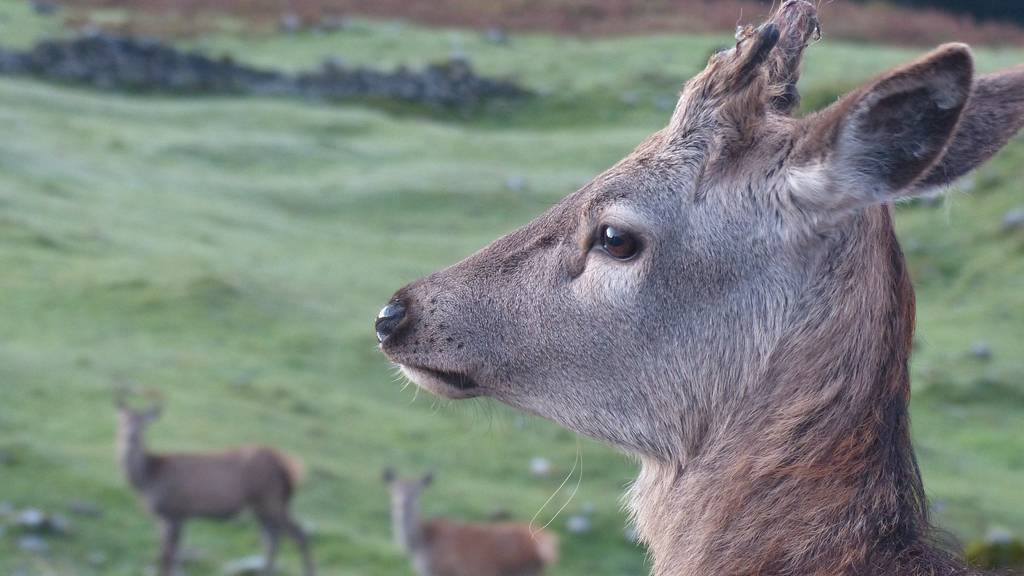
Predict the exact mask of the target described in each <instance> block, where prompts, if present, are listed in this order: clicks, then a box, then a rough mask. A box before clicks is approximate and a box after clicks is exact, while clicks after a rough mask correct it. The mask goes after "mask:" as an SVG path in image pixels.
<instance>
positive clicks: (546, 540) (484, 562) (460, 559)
mask: <svg viewBox="0 0 1024 576" xmlns="http://www.w3.org/2000/svg"><path fill="white" fill-rule="evenodd" d="M433 480H434V477H433V475H432V474H427V475H425V476H423V477H421V478H411V479H399V478H396V477H395V473H394V472H393V471H392V470H390V469H388V470H385V471H384V481H385V482H386V483H387V484H388V486H389V487H390V488H391V527H392V530H393V533H394V537H395V543H396V544H398V546H400V547H401V548H402V550H404V551H405V553H406V554H408V555H409V558H410V560H411V561H412V565H413V569H414V570H415V571H416V574H417V576H540V575H541V574H543V573H544V569H545V568H546V567H548V566H551V565H552V564H554V563H555V562H556V561H557V560H558V538H557V537H556V536H554V535H553V534H550V533H548V532H545V531H543V530H538V531H531V529H530V526H529V525H528V524H519V523H514V522H492V523H487V524H481V523H471V522H455V521H453V520H447V519H444V518H435V519H432V520H423V519H422V517H421V515H420V493H421V492H422V491H423V489H424V488H426V487H427V486H430V484H431V483H432V482H433Z"/></svg>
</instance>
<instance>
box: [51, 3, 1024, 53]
mask: <svg viewBox="0 0 1024 576" xmlns="http://www.w3.org/2000/svg"><path fill="white" fill-rule="evenodd" d="M64 4H65V6H67V7H69V8H71V9H72V10H71V15H70V16H69V17H68V18H69V20H70V21H71V23H82V22H84V21H86V20H87V19H88V14H87V13H88V9H91V8H119V9H122V8H127V9H131V10H132V11H133V14H132V16H131V17H130V18H129V21H128V22H127V24H126V27H127V28H128V30H124V31H134V32H144V33H148V34H156V35H160V36H175V35H183V34H195V33H200V32H202V31H203V30H204V29H205V28H208V27H209V26H210V22H211V16H214V15H217V14H229V15H231V16H233V17H240V18H243V19H244V20H245V21H247V22H248V23H249V24H250V25H252V26H253V27H255V28H257V29H263V30H270V29H273V28H274V27H276V26H277V24H278V23H279V22H280V21H281V20H282V18H284V17H286V16H288V17H291V18H293V19H295V20H296V21H297V22H301V23H303V24H306V25H312V24H316V23H319V22H322V21H324V20H325V19H331V18H339V17H347V16H370V17H379V18H401V19H405V20H410V21H413V22H418V23H422V24H428V25H438V26H466V27H476V28H488V27H500V28H506V29H510V30H517V31H546V32H559V33H570V34H578V35H584V36H604V35H617V34H637V33H644V32H707V31H731V30H733V29H734V28H735V27H736V25H737V24H739V23H746V22H755V21H759V20H761V19H762V18H764V17H765V15H766V14H767V13H768V12H769V11H770V9H771V5H770V3H768V2H762V1H754V0H715V1H713V2H712V1H710V0H431V1H430V2H408V1H407V0H65V1H64ZM820 11H821V12H822V14H823V16H824V17H826V18H827V19H828V21H829V22H830V26H829V34H830V35H832V36H835V37H840V38H847V39H853V40H862V41H871V42H889V43H899V44H914V45H934V44H936V43H941V42H946V41H950V40H954V39H955V40H958V41H962V42H969V43H972V44H1013V45H1024V30H1022V29H1021V28H1020V27H1017V26H1014V25H1012V24H1008V23H1007V24H1004V23H992V22H988V23H979V22H975V21H974V20H973V19H972V18H970V17H967V16H957V15H953V14H950V13H947V12H942V11H939V10H930V9H920V10H909V9H904V8H897V7H893V6H887V5H884V4H881V3H871V4H868V5H863V4H855V3H853V2H850V1H849V0H835V1H832V2H821V3H820Z"/></svg>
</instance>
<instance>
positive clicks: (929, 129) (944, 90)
mask: <svg viewBox="0 0 1024 576" xmlns="http://www.w3.org/2000/svg"><path fill="white" fill-rule="evenodd" d="M973 76H974V64H973V58H972V56H971V52H970V49H969V48H968V47H967V46H965V45H963V44H947V45H945V46H942V47H940V48H938V49H937V50H935V51H934V52H932V53H930V54H928V55H927V56H925V57H924V58H922V59H920V60H918V61H916V62H914V63H912V64H909V65H907V66H905V67H903V68H899V69H896V70H894V71H892V72H890V73H888V74H886V75H885V76H883V77H882V78H880V79H878V80H876V81H875V82H873V83H872V84H869V85H868V86H867V87H865V88H862V89H860V90H858V91H856V92H854V93H852V94H850V95H848V96H846V97H845V98H843V99H842V100H840V101H839V102H837V103H836V104H834V105H833V106H831V107H830V108H828V109H826V110H824V111H823V112H821V113H819V114H817V115H815V116H812V117H810V118H808V119H807V122H808V127H807V131H806V133H805V134H804V136H803V137H802V138H801V140H800V141H799V142H798V147H797V149H796V150H795V152H794V155H795V158H796V160H797V161H796V165H797V166H796V167H795V168H793V169H792V170H791V173H790V182H791V184H792V186H793V189H794V203H795V204H797V205H800V206H801V207H804V206H808V205H810V206H815V205H816V207H819V208H825V209H828V210H832V211H834V210H849V209H857V208H861V207H864V206H867V205H870V204H875V203H880V202H886V201H889V200H892V199H895V198H898V197H900V196H903V195H906V194H907V191H908V190H910V189H912V188H913V186H914V184H915V183H916V182H918V181H919V180H921V179H922V177H923V176H924V175H925V174H926V173H927V172H928V171H929V169H931V168H932V166H933V165H935V163H936V161H937V160H938V159H939V158H940V157H942V155H943V153H944V152H945V150H946V147H947V145H948V144H949V142H950V139H951V137H952V136H953V134H954V132H955V131H956V129H957V124H958V122H959V120H960V116H961V113H962V112H963V109H964V106H965V104H966V103H967V99H968V97H969V96H970V93H971V85H972V81H973Z"/></svg>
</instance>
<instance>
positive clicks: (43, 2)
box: [31, 0, 60, 16]
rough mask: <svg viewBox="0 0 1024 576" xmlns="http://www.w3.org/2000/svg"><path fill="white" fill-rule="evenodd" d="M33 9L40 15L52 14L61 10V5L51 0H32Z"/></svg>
mask: <svg viewBox="0 0 1024 576" xmlns="http://www.w3.org/2000/svg"><path fill="white" fill-rule="evenodd" d="M31 3H32V10H33V11H34V12H35V13H36V14H39V15H40V16H52V15H54V14H56V13H57V12H58V11H60V6H59V5H57V3H56V2H51V1H50V0H32V2H31Z"/></svg>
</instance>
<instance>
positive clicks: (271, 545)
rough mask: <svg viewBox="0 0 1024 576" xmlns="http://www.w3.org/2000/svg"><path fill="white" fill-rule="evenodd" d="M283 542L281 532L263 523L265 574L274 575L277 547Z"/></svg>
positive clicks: (267, 575)
mask: <svg viewBox="0 0 1024 576" xmlns="http://www.w3.org/2000/svg"><path fill="white" fill-rule="evenodd" d="M280 540H281V531H280V529H278V527H277V526H276V525H274V524H272V523H270V522H264V523H263V550H264V554H265V556H264V558H263V574H264V575H265V576H271V574H273V573H274V564H275V563H276V561H277V545H278V542H280Z"/></svg>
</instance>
